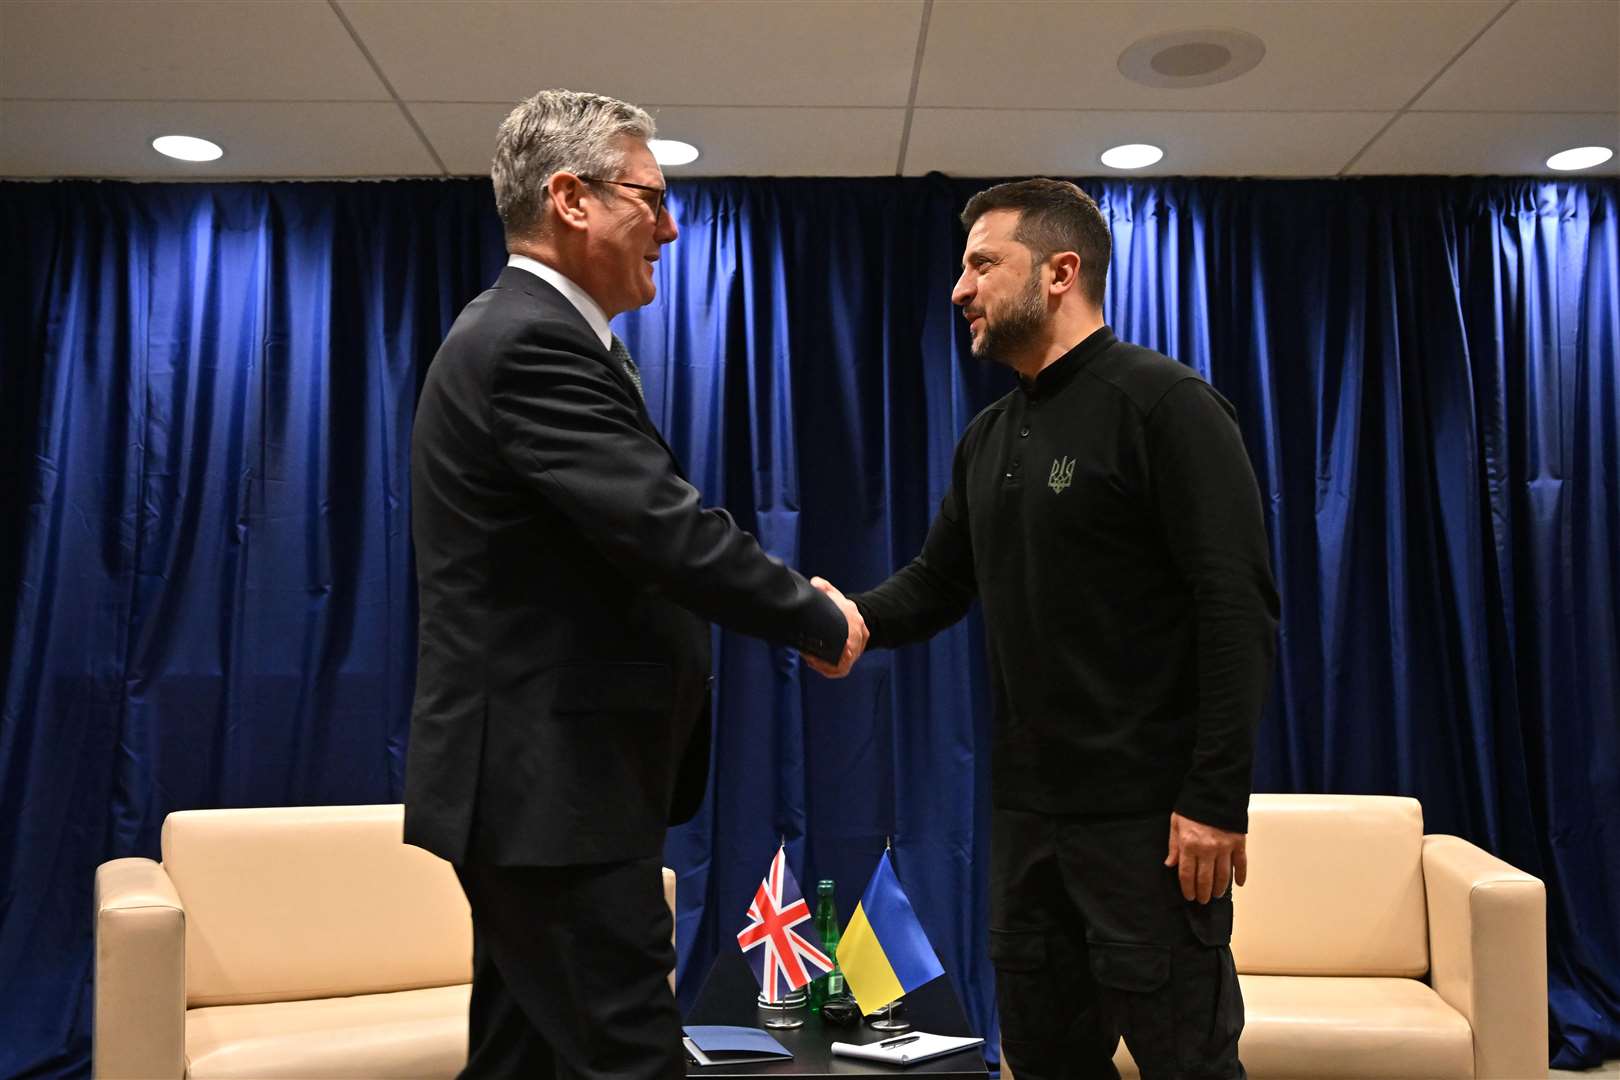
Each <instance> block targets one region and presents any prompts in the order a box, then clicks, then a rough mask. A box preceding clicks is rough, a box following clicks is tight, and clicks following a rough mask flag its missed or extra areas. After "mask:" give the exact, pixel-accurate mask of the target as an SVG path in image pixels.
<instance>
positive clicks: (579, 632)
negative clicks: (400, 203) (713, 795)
mask: <svg viewBox="0 0 1620 1080" xmlns="http://www.w3.org/2000/svg"><path fill="white" fill-rule="evenodd" d="M652 132H653V123H652V120H651V118H650V117H649V116H648V115H647V114H646V113H645V112H644V111H642V110H641V109H639V108H636V107H635V106H633V105H628V104H626V103H624V102H621V101H615V100H614V99H612V98H606V97H601V96H599V95H595V94H582V93H574V92H571V91H566V90H548V91H544V92H542V93H540V94H537V95H535V96H534V97H533V98H530V99H529V100H527V101H525V102H523V103H522V104H520V105H519V106H518V107H517V108H516V109H514V110H513V111H512V113H511V115H510V116H508V117H507V119H506V121H505V122H504V123H503V124H502V125H501V129H500V133H499V135H498V137H497V145H496V153H495V160H494V165H493V168H492V178H493V180H494V185H495V198H496V204H497V207H498V209H499V211H500V214H501V220H502V222H503V224H504V226H505V231H506V240H507V247H508V250H509V252H510V253H511V257H510V260H509V262H508V265H507V267H506V269H505V270H504V271H503V272H502V273H501V276H500V279H499V280H498V281H497V282H496V283H495V286H494V287H493V288H491V289H489V290H488V291H486V292H485V293H483V294H482V295H481V296H479V297H478V298H477V299H475V300H474V301H473V302H472V303H470V304H468V305H467V307H466V309H465V310H464V311H463V312H462V313H461V316H460V317H459V318H458V319H457V320H456V323H455V325H454V326H453V327H452V328H451V330H450V334H449V336H448V337H447V338H446V339H445V342H444V345H443V346H442V347H441V348H440V350H439V353H438V355H437V356H436V357H435V358H434V361H433V364H432V366H431V367H430V368H429V369H428V375H427V380H426V383H425V385H424V386H423V389H422V396H421V400H420V402H419V404H418V407H417V415H416V428H415V432H414V437H413V441H412V453H411V494H412V499H413V506H412V526H413V532H414V538H415V541H416V560H417V576H418V584H419V589H420V597H421V623H420V654H419V661H418V671H417V685H416V701H415V707H414V709H413V712H412V717H411V745H410V753H409V757H408V763H407V767H406V779H405V839H406V841H407V842H408V843H411V844H415V845H418V846H420V847H424V848H426V849H428V850H429V851H432V852H434V853H436V854H438V855H440V856H442V857H444V858H445V859H447V860H449V861H450V862H451V863H453V864H454V865H455V867H456V872H457V874H458V876H459V877H460V879H461V882H462V887H463V889H464V890H465V891H466V893H467V899H468V901H469V903H470V904H471V907H472V915H473V928H474V960H473V990H472V1004H471V1008H470V1046H469V1058H468V1064H467V1069H466V1072H465V1073H464V1074H463V1075H467V1076H524V1077H554V1076H556V1077H569V1078H572V1077H581V1078H594V1077H609V1076H611V1077H616V1078H625V1080H629V1078H642V1077H645V1078H655V1077H656V1078H665V1077H672V1076H679V1075H681V1074H682V1073H683V1072H684V1068H683V1065H682V1054H681V1048H680V1017H679V1014H678V1013H677V1011H676V1008H675V1001H674V997H673V995H672V994H671V993H670V991H669V987H668V983H667V982H666V976H667V974H668V972H669V971H670V969H671V968H672V967H673V965H674V951H673V949H672V947H671V945H670V936H671V933H670V931H671V922H670V915H669V912H668V909H667V907H666V906H665V904H664V900H663V887H662V875H661V862H662V852H663V840H664V833H665V829H666V827H667V826H668V824H670V823H672V822H679V821H683V820H685V819H686V818H688V817H690V816H691V815H692V813H693V812H694V811H695V810H696V809H697V806H698V804H699V802H700V801H701V800H702V797H703V793H704V789H705V785H706V778H707V770H708V755H709V709H708V685H709V666H710V664H709V659H710V658H709V624H708V622H707V621H706V620H711V619H712V620H714V621H716V622H719V623H721V624H723V625H725V626H728V627H730V628H732V629H734V630H738V631H740V632H743V633H747V634H752V635H756V636H758V637H762V638H767V639H770V640H773V641H777V642H782V643H785V644H788V645H791V646H793V647H795V648H797V649H799V650H800V651H802V652H804V653H805V654H807V655H811V656H815V657H817V658H819V659H820V660H822V661H824V662H826V663H828V664H831V665H839V666H840V667H842V668H844V669H847V666H848V665H849V664H851V663H853V661H854V659H855V657H856V656H858V655H859V652H860V650H861V648H862V647H863V645H864V643H865V636H866V630H865V625H864V623H862V621H861V619H860V615H859V613H858V612H856V611H855V609H854V607H853V605H851V604H850V603H849V602H848V601H847V600H844V599H843V598H842V597H840V596H832V597H828V596H824V595H822V594H821V593H819V592H817V591H816V590H815V589H814V588H812V587H811V586H810V585H809V584H808V583H807V582H806V581H805V580H804V578H802V577H800V576H799V575H798V574H796V573H794V572H793V571H792V570H790V569H788V568H787V567H785V566H783V565H782V564H781V563H780V562H778V561H777V560H775V559H772V558H771V557H769V556H767V555H766V554H765V553H764V552H763V551H762V550H761V549H760V547H759V545H758V543H757V542H756V541H755V540H754V538H753V537H752V536H750V535H749V534H748V533H746V532H743V531H742V530H741V529H739V528H738V527H737V525H736V524H735V523H734V522H733V521H732V520H731V518H730V517H729V516H728V515H727V514H726V513H725V512H724V511H721V510H713V509H704V508H703V506H702V505H701V502H700V496H699V494H698V492H697V491H696V490H695V489H694V488H693V487H692V486H691V485H690V484H689V483H687V482H686V480H685V478H684V477H683V475H682V473H681V471H680V466H679V465H678V464H677V462H676V460H675V458H674V456H673V454H672V453H671V452H670V449H669V447H668V446H667V445H666V444H665V443H664V440H663V439H662V438H661V437H660V435H659V433H658V431H657V429H656V428H655V427H654V426H653V423H652V420H651V419H650V417H649V415H648V413H647V409H646V405H645V403H644V402H643V399H642V393H641V383H640V376H639V373H638V371H637V369H636V366H635V364H634V362H633V361H632V360H631V359H630V356H629V354H628V353H627V352H626V351H625V349H624V346H623V344H622V343H621V342H620V341H619V339H618V338H617V337H616V336H614V335H612V334H611V333H610V331H609V329H608V319H610V318H612V317H613V316H614V315H616V314H618V313H619V312H622V311H629V310H631V309H633V308H637V307H641V306H642V305H644V304H647V303H649V302H650V301H651V300H652V299H653V296H654V294H655V291H656V287H655V284H654V280H653V264H654V263H655V262H656V261H657V259H658V256H659V251H660V249H661V247H662V246H663V245H664V244H668V243H670V242H671V241H673V240H674V239H675V237H676V234H677V229H676V226H675V222H674V219H673V218H672V217H671V216H670V213H669V209H668V207H667V206H666V205H665V202H664V181H663V174H662V173H661V171H660V170H659V168H658V165H657V163H656V162H655V161H654V159H653V156H652V154H651V153H650V152H649V150H648V148H647V139H648V138H649V137H650V136H651V135H652Z"/></svg>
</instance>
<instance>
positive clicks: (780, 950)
mask: <svg viewBox="0 0 1620 1080" xmlns="http://www.w3.org/2000/svg"><path fill="white" fill-rule="evenodd" d="M810 919H811V914H810V905H809V904H807V903H805V901H804V893H802V892H800V891H799V883H798V882H797V881H795V880H794V879H793V871H791V870H789V869H788V867H787V852H786V851H784V850H783V849H782V848H780V847H779V848H777V849H776V858H774V859H772V860H771V869H770V871H769V872H768V873H767V874H766V875H765V880H764V881H762V882H760V883H759V888H758V889H756V890H755V891H754V902H753V903H751V904H749V905H748V925H747V926H745V927H743V930H742V933H740V934H738V935H737V944H738V945H740V946H742V951H743V955H744V956H746V957H747V958H748V966H749V967H751V968H753V969H754V978H756V979H758V980H759V986H760V990H761V991H762V992H763V993H764V995H765V1000H766V1001H781V1000H782V999H783V998H785V997H787V996H788V994H790V993H792V992H793V991H795V990H797V989H798V988H799V987H801V986H803V985H805V984H806V983H808V982H809V981H810V980H811V979H814V978H815V977H816V976H818V975H825V974H826V973H827V972H829V971H831V970H832V969H833V962H832V959H831V958H830V957H829V956H827V954H826V953H824V952H822V951H821V950H820V949H818V948H816V947H815V946H814V945H812V944H811V943H810V941H809V940H808V939H807V938H805V937H804V936H802V935H801V934H800V933H799V932H798V931H797V930H795V929H793V928H794V927H795V926H798V925H799V924H800V923H803V922H809V921H810Z"/></svg>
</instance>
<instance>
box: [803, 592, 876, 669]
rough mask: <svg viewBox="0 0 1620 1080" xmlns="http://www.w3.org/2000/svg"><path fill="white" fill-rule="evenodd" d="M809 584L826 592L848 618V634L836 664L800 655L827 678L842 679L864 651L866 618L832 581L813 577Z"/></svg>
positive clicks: (805, 654)
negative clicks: (842, 652) (842, 651)
mask: <svg viewBox="0 0 1620 1080" xmlns="http://www.w3.org/2000/svg"><path fill="white" fill-rule="evenodd" d="M810 584H812V585H814V586H815V587H816V588H818V589H820V590H821V591H822V592H824V593H826V594H827V595H828V596H829V597H831V598H832V602H833V603H835V604H837V605H838V609H839V610H840V611H842V612H843V613H844V618H845V619H847V620H849V636H848V637H847V638H845V639H844V654H843V655H842V656H840V657H839V658H838V663H837V664H836V665H833V664H829V663H827V661H825V660H822V659H821V658H820V657H816V656H811V655H809V654H808V653H801V654H800V655H801V656H803V657H804V662H805V663H807V664H809V665H810V666H811V667H812V668H813V669H815V670H816V671H818V672H820V673H821V674H822V675H825V676H826V677H827V678H829V679H842V678H843V677H844V676H845V675H848V674H849V671H850V669H851V668H853V667H854V666H855V661H857V660H859V659H860V658H861V653H863V652H865V651H866V639H867V638H868V637H869V636H870V634H869V633H868V632H867V629H866V620H865V619H863V618H862V617H861V612H860V609H859V608H857V607H856V606H855V604H854V602H853V601H851V600H850V599H849V598H848V597H847V596H845V595H844V594H843V593H841V592H839V591H838V590H837V589H836V588H834V587H833V584H832V582H830V581H828V580H827V579H826V578H821V577H813V578H811V579H810Z"/></svg>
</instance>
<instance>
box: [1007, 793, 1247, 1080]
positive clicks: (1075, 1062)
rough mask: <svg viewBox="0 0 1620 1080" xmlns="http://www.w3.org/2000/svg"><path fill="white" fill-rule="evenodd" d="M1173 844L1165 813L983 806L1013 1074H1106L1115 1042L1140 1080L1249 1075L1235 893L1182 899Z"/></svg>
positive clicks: (1020, 1079)
mask: <svg viewBox="0 0 1620 1080" xmlns="http://www.w3.org/2000/svg"><path fill="white" fill-rule="evenodd" d="M1169 837H1170V814H1169V812H1168V811H1165V812H1162V813H1156V814H1152V815H1148V816H1134V817H1128V818H1106V819H1102V818H1071V817H1055V816H1052V815H1047V814H1037V813H1029V812H1025V811H1018V810H1004V809H1000V808H996V809H993V810H992V811H991V840H990V853H991V854H990V865H991V870H990V959H991V962H992V963H993V964H994V966H995V969H996V1003H997V1006H998V1009H999V1012H1000V1014H1001V1047H1002V1052H1003V1054H1004V1055H1005V1061H1006V1062H1007V1064H1009V1065H1010V1066H1011V1067H1012V1072H1013V1076H1014V1080H1092V1078H1094V1077H1098V1078H1108V1080H1114V1078H1117V1077H1118V1076H1119V1073H1118V1071H1117V1070H1116V1069H1115V1068H1114V1066H1113V1060H1112V1059H1113V1056H1114V1051H1115V1049H1116V1047H1117V1046H1118V1045H1119V1039H1120V1036H1121V1035H1123V1036H1124V1038H1125V1045H1126V1046H1127V1047H1129V1048H1130V1051H1131V1057H1132V1058H1133V1059H1135V1061H1136V1065H1137V1068H1138V1069H1139V1070H1141V1074H1142V1080H1173V1078H1180V1077H1198V1078H1206V1077H1207V1078H1215V1077H1220V1078H1222V1080H1228V1078H1239V1080H1241V1078H1243V1077H1245V1076H1246V1075H1247V1074H1246V1073H1245V1072H1244V1071H1243V1066H1242V1065H1241V1064H1240V1063H1239V1062H1238V1054H1237V1044H1238V1035H1239V1034H1241V1033H1242V1031H1243V997H1242V994H1241V992H1240V991H1239V989H1238V980H1237V969H1236V968H1235V967H1234V966H1233V963H1232V950H1231V948H1230V942H1231V940H1232V892H1231V889H1230V888H1228V889H1227V892H1226V895H1225V896H1222V897H1220V898H1219V899H1212V900H1211V901H1210V902H1209V903H1208V904H1200V903H1198V902H1196V901H1192V902H1189V901H1187V900H1185V899H1183V897H1182V895H1181V884H1180V880H1179V879H1178V877H1177V874H1176V871H1175V870H1174V869H1171V868H1169V867H1166V866H1165V865H1164V859H1165V853H1166V851H1167V850H1168V848H1169Z"/></svg>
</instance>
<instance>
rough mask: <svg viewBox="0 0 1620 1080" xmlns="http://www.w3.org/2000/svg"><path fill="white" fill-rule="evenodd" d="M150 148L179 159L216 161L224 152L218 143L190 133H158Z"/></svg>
mask: <svg viewBox="0 0 1620 1080" xmlns="http://www.w3.org/2000/svg"><path fill="white" fill-rule="evenodd" d="M152 149H154V150H156V151H157V152H158V153H160V154H164V155H166V156H168V157H172V158H179V159H180V160H181V161H217V160H218V159H219V158H220V156H221V155H223V154H224V153H225V151H223V150H221V149H220V148H219V144H218V143H211V142H209V141H208V140H207V139H198V138H196V137H194V136H191V135H159V136H158V137H157V138H155V139H153V140H152Z"/></svg>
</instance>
